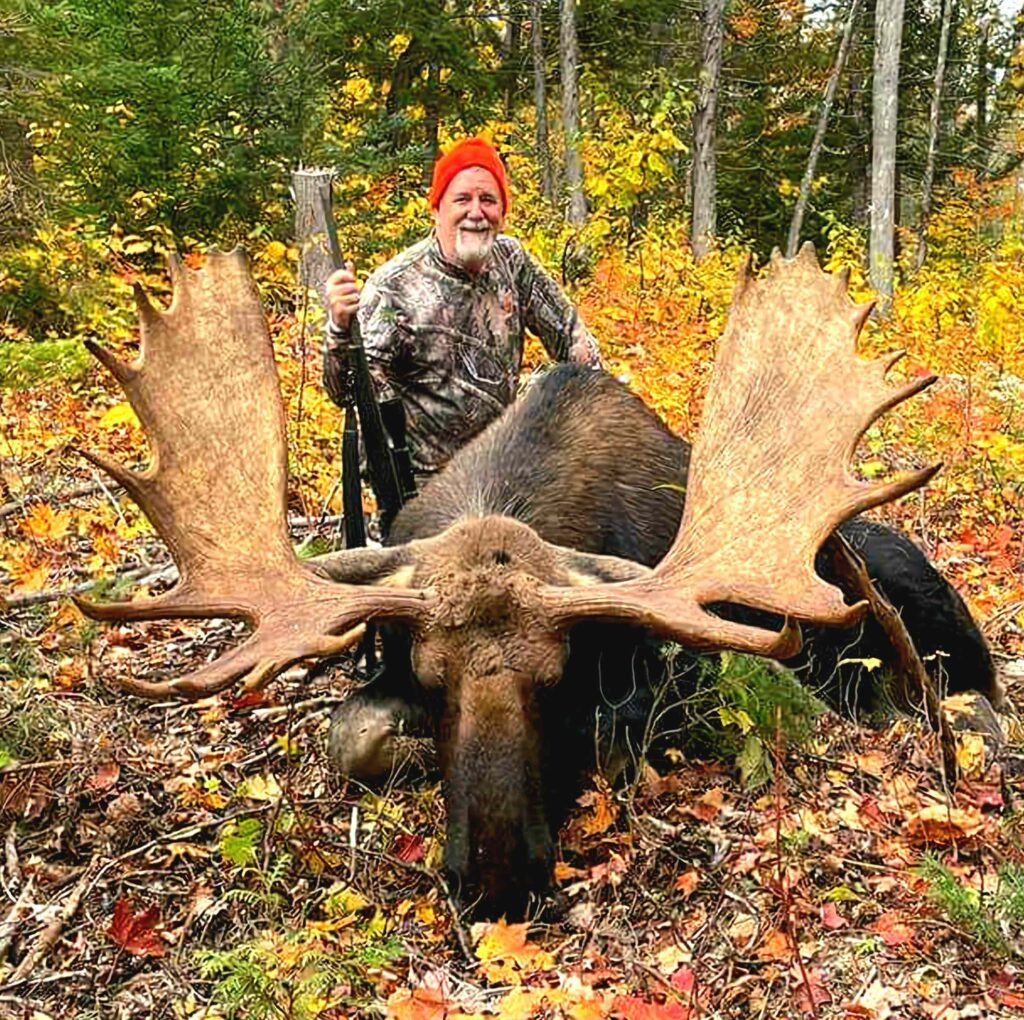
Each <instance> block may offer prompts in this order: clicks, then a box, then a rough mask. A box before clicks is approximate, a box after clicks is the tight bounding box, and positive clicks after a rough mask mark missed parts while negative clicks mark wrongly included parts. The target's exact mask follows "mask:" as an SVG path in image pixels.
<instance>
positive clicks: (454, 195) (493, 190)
mask: <svg viewBox="0 0 1024 1020" xmlns="http://www.w3.org/2000/svg"><path fill="white" fill-rule="evenodd" d="M434 226H435V227H436V229H437V240H438V242H439V243H440V245H441V251H442V253H443V254H444V256H445V258H447V259H449V260H451V261H452V262H456V263H458V264H459V265H461V266H463V267H464V268H465V269H468V270H469V271H470V272H471V273H475V272H479V270H481V269H483V267H484V265H485V264H486V263H487V259H488V257H489V256H490V254H491V248H492V247H493V246H494V239H495V238H496V237H497V236H498V234H499V233H501V230H502V228H503V227H504V226H505V212H504V209H503V208H502V205H501V190H500V189H499V188H498V182H497V181H496V180H495V179H494V175H493V174H492V173H491V172H490V171H489V170H485V169H484V168H483V167H479V166H471V167H467V168H466V169H465V170H460V171H459V172H458V173H457V174H456V175H455V176H454V177H453V178H452V180H451V183H450V184H449V185H448V187H447V188H446V189H445V192H444V194H443V195H442V196H441V201H440V203H439V205H438V207H437V208H436V209H435V210H434Z"/></svg>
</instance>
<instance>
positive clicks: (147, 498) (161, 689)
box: [78, 249, 430, 697]
mask: <svg viewBox="0 0 1024 1020" xmlns="http://www.w3.org/2000/svg"><path fill="white" fill-rule="evenodd" d="M171 276H172V279H173V280H174V297H173V300H172V302H171V306H170V308H169V309H168V310H167V311H166V312H163V311H160V310H159V309H157V308H155V307H154V306H153V305H152V304H151V303H150V301H149V299H148V297H147V296H146V294H145V292H144V291H142V290H141V288H136V304H137V305H138V309H139V318H140V321H141V333H142V344H141V351H140V354H139V357H138V358H137V359H136V360H135V361H134V362H132V363H131V364H126V363H124V362H122V361H120V360H119V359H118V358H116V357H115V356H114V355H112V354H111V353H110V352H108V351H105V350H103V349H102V348H99V347H97V346H96V345H95V344H89V349H90V350H91V351H92V353H93V354H95V355H96V357H97V358H98V359H99V360H100V361H101V362H102V363H103V364H104V365H105V366H106V367H107V368H108V369H109V370H110V372H111V373H112V374H113V375H114V376H115V378H116V379H117V380H118V382H119V383H120V384H121V387H122V389H123V390H124V392H125V395H126V396H127V397H128V400H129V401H130V403H131V405H132V407H133V408H134V409H135V412H136V414H137V415H138V416H139V420H140V421H141V422H142V425H143V428H144V429H145V431H146V434H147V436H148V437H149V441H150V445H151V449H152V464H151V466H150V467H149V468H148V469H147V470H145V471H142V472H136V471H132V470H130V469H129V468H127V467H125V466H124V465H123V464H120V463H118V462H117V461H114V460H111V459H110V458H108V457H105V456H103V455H101V454H95V453H89V454H86V456H87V457H88V458H89V460H91V461H92V462H93V463H94V464H96V465H98V466H99V467H101V468H102V469H103V470H104V471H107V472H108V473H109V474H111V475H112V476H113V477H114V478H116V479H117V481H119V482H120V483H121V484H122V485H123V486H124V487H125V489H126V490H127V491H128V493H129V495H130V496H131V497H132V499H134V500H135V502H136V503H138V505H139V506H140V507H141V509H142V510H143V512H144V513H145V514H146V516H147V517H148V518H149V520H150V521H151V522H152V524H153V526H154V527H155V528H156V529H157V531H158V532H159V533H160V535H161V537H162V538H163V540H164V541H165V542H166V544H167V546H168V548H169V549H170V551H171V555H172V556H173V558H174V561H175V563H176V564H177V565H178V572H179V575H180V579H179V581H178V583H177V585H176V586H175V587H174V588H173V589H171V591H169V592H167V593H165V594H163V595H159V596H157V597H155V598H148V599H141V600H139V601H135V602H114V603H105V604H95V603H90V602H86V601H84V600H80V601H79V603H78V604H79V606H80V607H81V608H82V610H83V611H84V612H86V613H88V614H89V615H91V616H94V617H96V618H97V619H103V620H148V619H161V618H165V617H176V616H191V617H213V616H232V617H241V618H243V619H245V620H246V621H247V622H248V623H249V624H250V625H251V626H252V627H253V633H252V634H251V635H250V636H249V637H248V639H247V640H246V641H245V642H244V643H243V644H242V645H240V646H239V647H238V648H236V649H235V650H233V651H232V652H230V653H228V654H227V655H225V656H223V657H222V658H221V659H219V660H217V661H216V662H214V663H211V664H210V665H208V666H205V667H203V668H202V669H200V670H198V671H196V672H195V673H193V674H192V675H191V676H188V677H185V678H183V679H179V680H171V681H167V682H159V683H157V682H146V681H138V680H130V681H126V682H125V686H126V687H127V688H128V689H129V690H132V691H134V692H135V693H137V694H141V695H143V696H145V697H164V696H166V695H167V694H178V695H181V696H184V697H199V696H201V695H204V694H207V693H213V692H216V691H219V690H221V689H223V688H224V687H226V686H228V685H229V684H231V683H233V682H234V681H236V680H237V679H239V678H242V677H249V682H250V683H259V682H263V681H265V680H267V679H269V678H270V677H271V676H273V675H275V674H276V673H277V672H279V671H280V670H281V669H284V668H285V667H286V666H288V665H289V664H290V663H292V662H295V661H296V660H298V659H301V658H305V657H307V656H321V655H325V654H333V653H335V652H336V651H338V650H340V649H341V648H344V647H346V646H347V645H348V644H349V643H351V640H352V637H351V632H352V629H353V627H355V626H357V625H359V624H361V623H362V622H363V621H365V620H367V619H370V618H372V617H375V616H399V617H403V618H407V619H413V620H415V619H419V618H420V617H421V616H422V615H423V614H424V613H425V612H426V611H427V608H428V606H429V604H430V599H429V597H428V595H427V594H426V593H424V592H417V591H407V590H399V589H388V588H366V587H361V586H353V585H349V584H335V583H332V582H331V581H329V580H327V579H325V578H324V577H322V576H316V575H315V574H314V572H313V571H311V570H307V569H306V568H305V567H304V566H303V565H302V564H301V563H300V562H299V560H298V559H297V558H296V556H295V554H294V553H293V551H292V548H291V543H290V541H289V537H288V528H287V516H286V498H287V475H286V461H287V446H286V440H285V417H284V406H283V403H282V401H281V393H280V389H279V386H278V381H277V370H276V368H275V365H274V355H273V348H272V345H271V342H270V334H269V333H268V331H267V325H266V321H265V319H264V316H263V309H262V306H261V304H260V299H259V294H258V292H257V290H256V285H255V283H254V282H253V280H252V276H251V274H250V273H249V268H248V263H247V260H246V257H245V254H244V252H242V250H241V249H236V250H235V251H234V252H231V253H228V254H225V253H223V252H211V253H210V254H209V255H208V256H207V262H206V265H205V267H204V268H203V269H200V270H192V269H188V268H186V267H184V266H183V265H182V264H181V262H180V261H179V260H177V259H172V260H171Z"/></svg>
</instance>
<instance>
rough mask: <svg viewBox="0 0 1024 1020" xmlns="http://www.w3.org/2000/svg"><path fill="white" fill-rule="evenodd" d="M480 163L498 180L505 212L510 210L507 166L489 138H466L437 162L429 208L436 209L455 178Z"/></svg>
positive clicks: (431, 186)
mask: <svg viewBox="0 0 1024 1020" xmlns="http://www.w3.org/2000/svg"><path fill="white" fill-rule="evenodd" d="M471 166H479V167H483V169H484V170H487V171H489V172H490V173H491V174H492V175H493V177H494V179H495V180H496V181H497V182H498V190H499V191H500V192H501V203H502V211H503V212H508V183H507V182H506V180H505V167H504V166H503V165H502V162H501V157H500V156H499V155H498V151H497V149H495V148H494V146H493V145H491V143H490V142H489V141H487V139H486V138H480V137H476V138H463V139H462V141H459V142H456V143H455V144H454V145H453V146H452V147H451V148H450V149H449V150H448V151H447V152H446V153H445V154H444V155H443V156H441V157H440V159H438V161H437V162H436V163H435V164H434V177H433V179H432V180H431V182H430V208H431V209H436V208H437V207H438V206H439V205H440V204H441V197H442V196H443V195H444V193H445V190H446V189H447V187H448V185H449V184H451V182H452V178H453V177H454V176H455V175H456V174H457V173H458V172H459V171H460V170H465V169H466V168H467V167H471Z"/></svg>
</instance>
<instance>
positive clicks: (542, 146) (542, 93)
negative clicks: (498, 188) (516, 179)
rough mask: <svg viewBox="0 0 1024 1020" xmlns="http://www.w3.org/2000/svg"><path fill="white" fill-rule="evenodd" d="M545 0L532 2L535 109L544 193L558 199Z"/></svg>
mask: <svg viewBox="0 0 1024 1020" xmlns="http://www.w3.org/2000/svg"><path fill="white" fill-rule="evenodd" d="M542 15H543V4H542V2H541V0H530V47H531V49H532V52H533V106H534V109H535V110H536V116H537V165H538V167H539V168H540V190H541V194H542V195H543V196H544V197H545V198H546V199H547V200H548V201H549V202H554V200H555V175H554V172H553V168H552V163H551V148H550V146H549V145H548V97H547V81H546V78H545V67H544V25H543V21H542Z"/></svg>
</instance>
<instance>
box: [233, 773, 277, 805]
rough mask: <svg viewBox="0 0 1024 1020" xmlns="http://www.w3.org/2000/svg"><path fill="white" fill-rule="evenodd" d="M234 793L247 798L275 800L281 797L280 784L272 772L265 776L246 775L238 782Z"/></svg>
mask: <svg viewBox="0 0 1024 1020" xmlns="http://www.w3.org/2000/svg"><path fill="white" fill-rule="evenodd" d="M235 794H236V796H238V797H247V798H248V799H249V800H261V801H275V800H280V798H281V785H280V783H278V781H277V777H276V776H275V775H274V773H273V772H268V773H267V774H266V775H265V776H260V775H253V776H247V777H246V778H245V779H243V780H242V781H241V782H240V783H239V784H238V786H237V788H236V789H235Z"/></svg>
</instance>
